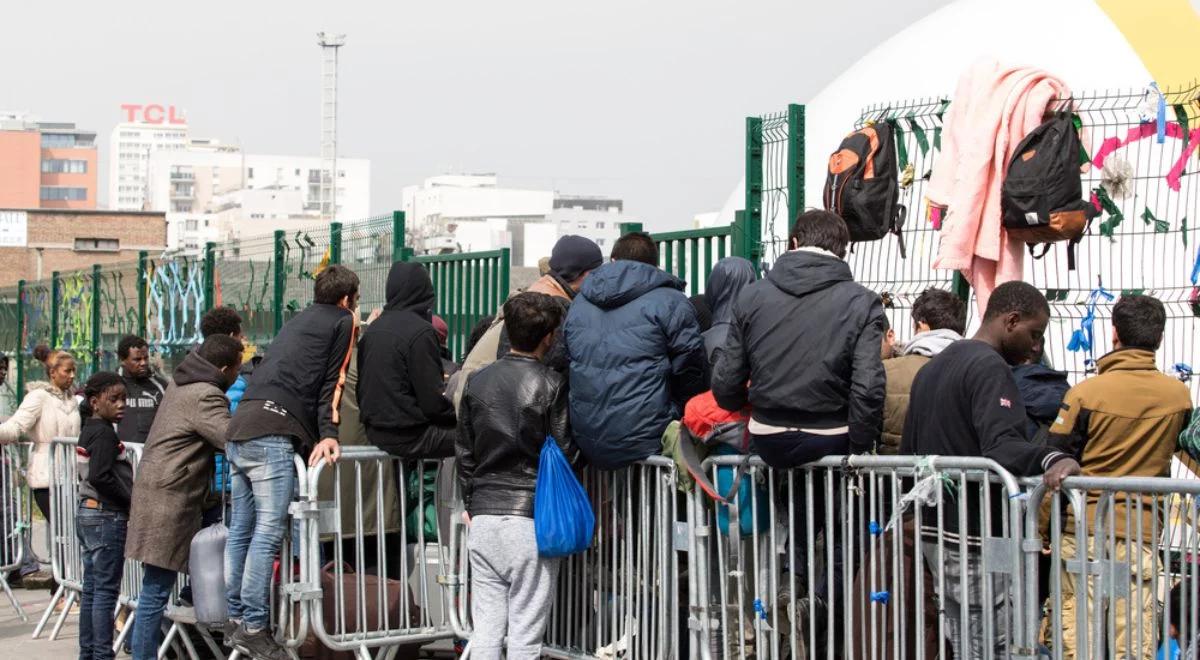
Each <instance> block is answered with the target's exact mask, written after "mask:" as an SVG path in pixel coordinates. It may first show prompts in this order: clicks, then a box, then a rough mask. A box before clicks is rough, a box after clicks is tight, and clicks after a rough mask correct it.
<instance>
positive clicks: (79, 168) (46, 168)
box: [42, 158, 87, 174]
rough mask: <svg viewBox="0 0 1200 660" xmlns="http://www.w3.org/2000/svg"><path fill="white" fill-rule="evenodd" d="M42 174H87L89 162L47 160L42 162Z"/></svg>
mask: <svg viewBox="0 0 1200 660" xmlns="http://www.w3.org/2000/svg"><path fill="white" fill-rule="evenodd" d="M42 172H44V173H46V174H87V161H86V160H63V159H60V158H47V159H46V160H43V161H42Z"/></svg>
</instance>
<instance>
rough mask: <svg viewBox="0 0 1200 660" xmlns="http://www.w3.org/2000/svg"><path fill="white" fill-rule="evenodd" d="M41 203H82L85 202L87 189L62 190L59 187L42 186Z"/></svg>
mask: <svg viewBox="0 0 1200 660" xmlns="http://www.w3.org/2000/svg"><path fill="white" fill-rule="evenodd" d="M42 201H43V202H82V201H87V188H63V187H59V186H42Z"/></svg>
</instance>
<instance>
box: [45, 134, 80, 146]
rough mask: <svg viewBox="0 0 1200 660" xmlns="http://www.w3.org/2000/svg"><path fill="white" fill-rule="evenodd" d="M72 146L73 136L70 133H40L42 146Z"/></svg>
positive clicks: (73, 144) (73, 142) (73, 143)
mask: <svg viewBox="0 0 1200 660" xmlns="http://www.w3.org/2000/svg"><path fill="white" fill-rule="evenodd" d="M74 146H75V136H74V135H73V134H71V133H42V147H45V148H50V149H53V148H56V147H60V148H61V147H67V148H70V147H74Z"/></svg>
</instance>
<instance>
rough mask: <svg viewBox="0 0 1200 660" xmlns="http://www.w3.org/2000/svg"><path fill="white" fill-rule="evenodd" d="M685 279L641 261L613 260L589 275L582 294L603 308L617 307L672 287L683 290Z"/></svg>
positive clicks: (584, 282) (581, 291)
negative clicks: (661, 288) (657, 290)
mask: <svg viewBox="0 0 1200 660" xmlns="http://www.w3.org/2000/svg"><path fill="white" fill-rule="evenodd" d="M684 286H685V285H684V282H683V280H681V279H679V278H678V277H675V276H674V275H671V274H669V273H666V272H664V271H662V270H659V269H658V267H657V266H651V265H650V264H644V263H642V262H640V261H626V260H621V261H610V262H608V263H606V264H604V265H603V266H600V267H599V268H597V269H596V270H593V271H592V274H591V275H588V277H587V279H586V280H584V281H583V288H582V289H581V290H580V291H579V293H580V295H582V296H583V297H584V298H587V299H588V302H590V303H592V304H593V305H595V306H597V307H599V308H601V309H616V308H617V307H621V306H622V305H625V304H627V303H630V302H633V301H634V300H637V299H638V298H641V297H642V296H644V295H646V294H647V293H649V292H651V291H653V290H655V289H657V288H660V287H668V288H672V289H676V290H678V291H683V289H684Z"/></svg>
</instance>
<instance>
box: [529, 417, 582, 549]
mask: <svg viewBox="0 0 1200 660" xmlns="http://www.w3.org/2000/svg"><path fill="white" fill-rule="evenodd" d="M533 529H534V532H535V533H536V534H537V545H538V554H539V555H541V556H543V557H565V556H567V555H573V554H575V553H577V552H583V551H584V550H586V549H587V548H588V546H590V545H591V544H592V533H593V532H594V531H595V529H596V515H595V514H594V513H593V512H592V503H591V502H590V501H589V500H588V496H587V492H585V491H584V490H583V484H581V483H579V480H578V479H576V478H575V473H574V472H572V471H571V466H570V464H568V463H567V457H566V456H563V453H562V450H561V449H559V448H558V444H557V443H556V442H554V438H553V437H551V436H546V442H545V444H543V445H542V454H541V457H540V458H539V459H538V476H537V487H536V488H535V490H534V491H533Z"/></svg>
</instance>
